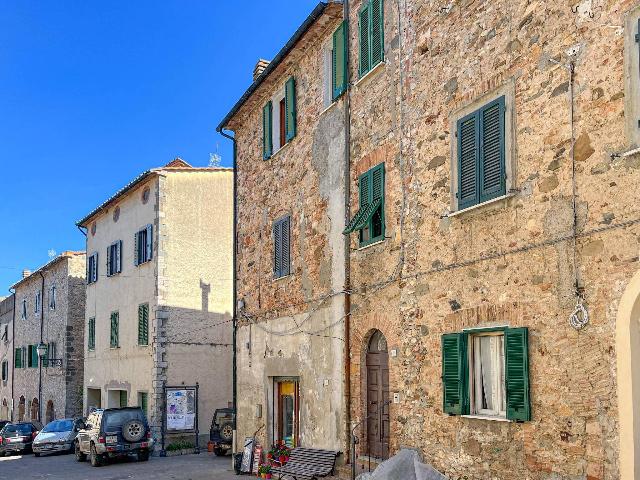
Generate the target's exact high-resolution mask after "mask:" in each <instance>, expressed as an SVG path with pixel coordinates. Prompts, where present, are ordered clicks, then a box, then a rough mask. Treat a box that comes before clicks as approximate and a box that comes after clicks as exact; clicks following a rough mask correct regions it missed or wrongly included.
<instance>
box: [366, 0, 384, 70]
mask: <svg viewBox="0 0 640 480" xmlns="http://www.w3.org/2000/svg"><path fill="white" fill-rule="evenodd" d="M369 8H370V10H371V13H370V17H371V40H370V45H371V46H370V48H371V65H370V68H373V67H375V66H376V65H377V64H379V63H380V62H382V61H383V60H384V18H383V11H382V9H383V0H371V6H370V7H369Z"/></svg>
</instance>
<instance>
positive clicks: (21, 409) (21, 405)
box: [18, 395, 26, 422]
mask: <svg viewBox="0 0 640 480" xmlns="http://www.w3.org/2000/svg"><path fill="white" fill-rule="evenodd" d="M25 403H26V400H25V398H24V395H20V401H19V402H18V421H19V422H24V414H25Z"/></svg>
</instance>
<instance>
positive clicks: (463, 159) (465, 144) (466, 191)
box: [458, 115, 478, 209]
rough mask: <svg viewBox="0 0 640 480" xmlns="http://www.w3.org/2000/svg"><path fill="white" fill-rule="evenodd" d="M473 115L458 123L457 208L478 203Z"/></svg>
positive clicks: (474, 121) (476, 146) (476, 153)
mask: <svg viewBox="0 0 640 480" xmlns="http://www.w3.org/2000/svg"><path fill="white" fill-rule="evenodd" d="M476 130H477V119H476V116H475V115H472V116H471V117H467V118H465V119H462V120H460V121H459V122H458V179H459V180H458V208H459V209H463V208H467V207H469V206H471V205H475V204H476V203H477V202H478V200H477V199H478V190H477V186H476V184H477V165H478V137H477V135H476V133H477V132H476Z"/></svg>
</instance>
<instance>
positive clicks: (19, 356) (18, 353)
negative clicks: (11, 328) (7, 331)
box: [13, 348, 24, 368]
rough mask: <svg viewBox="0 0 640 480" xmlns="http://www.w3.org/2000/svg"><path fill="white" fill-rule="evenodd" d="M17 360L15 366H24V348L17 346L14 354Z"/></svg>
mask: <svg viewBox="0 0 640 480" xmlns="http://www.w3.org/2000/svg"><path fill="white" fill-rule="evenodd" d="M14 357H15V360H14V361H13V363H14V365H15V368H24V367H23V366H22V348H16V351H15V354H14Z"/></svg>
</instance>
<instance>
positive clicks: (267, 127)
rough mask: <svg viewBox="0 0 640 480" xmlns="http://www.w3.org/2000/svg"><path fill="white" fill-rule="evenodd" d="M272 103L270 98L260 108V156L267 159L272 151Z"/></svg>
mask: <svg viewBox="0 0 640 480" xmlns="http://www.w3.org/2000/svg"><path fill="white" fill-rule="evenodd" d="M272 117H273V105H272V103H271V100H269V101H268V102H267V104H266V105H265V106H264V108H263V109H262V158H263V159H264V160H267V159H268V158H271V154H272V153H273V118H272Z"/></svg>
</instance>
